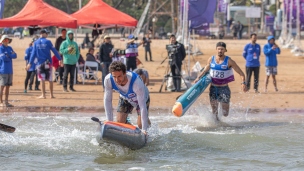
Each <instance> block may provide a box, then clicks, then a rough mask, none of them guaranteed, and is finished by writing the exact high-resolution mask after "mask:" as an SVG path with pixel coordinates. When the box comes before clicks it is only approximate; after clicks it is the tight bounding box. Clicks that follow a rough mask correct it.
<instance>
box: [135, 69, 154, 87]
mask: <svg viewBox="0 0 304 171" xmlns="http://www.w3.org/2000/svg"><path fill="white" fill-rule="evenodd" d="M133 72H135V73H136V74H137V75H139V76H140V78H141V79H142V80H143V82H144V84H145V85H146V86H148V85H149V81H150V80H149V73H148V71H147V70H145V69H143V68H140V69H139V68H137V69H135V70H134V71H133Z"/></svg>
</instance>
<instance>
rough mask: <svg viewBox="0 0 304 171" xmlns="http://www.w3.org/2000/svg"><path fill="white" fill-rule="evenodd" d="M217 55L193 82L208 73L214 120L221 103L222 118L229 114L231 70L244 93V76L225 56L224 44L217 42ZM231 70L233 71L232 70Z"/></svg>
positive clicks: (210, 59) (232, 61) (234, 63)
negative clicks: (239, 80) (238, 80)
mask: <svg viewBox="0 0 304 171" xmlns="http://www.w3.org/2000/svg"><path fill="white" fill-rule="evenodd" d="M216 50H217V55H215V56H212V57H210V58H209V59H208V61H207V65H206V66H205V67H204V70H203V71H202V72H201V73H200V74H199V75H198V77H197V78H196V79H195V80H194V82H195V83H196V82H197V81H198V80H199V79H201V77H202V76H204V75H205V73H207V72H209V73H210V76H211V85H210V92H209V99H210V104H211V108H212V113H213V114H214V115H215V117H216V120H218V121H219V118H218V106H219V104H220V103H221V105H222V112H223V115H224V116H228V114H229V104H230V97H231V92H230V88H229V86H228V83H230V82H232V81H234V74H233V70H234V71H236V72H237V73H238V74H239V75H240V77H241V81H242V82H241V83H240V85H241V87H242V90H243V92H246V90H247V87H246V82H245V75H244V73H243V71H242V70H241V69H240V67H239V66H238V65H237V64H236V62H235V61H234V60H232V59H231V58H230V57H229V56H226V55H225V52H227V49H226V44H225V43H224V42H218V43H217V44H216ZM232 69H233V70H232Z"/></svg>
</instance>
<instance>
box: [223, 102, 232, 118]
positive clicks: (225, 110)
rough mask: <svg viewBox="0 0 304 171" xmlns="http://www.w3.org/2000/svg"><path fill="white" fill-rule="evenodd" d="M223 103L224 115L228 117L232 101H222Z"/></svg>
mask: <svg viewBox="0 0 304 171" xmlns="http://www.w3.org/2000/svg"><path fill="white" fill-rule="evenodd" d="M221 104H222V110H223V115H224V116H226V117H227V116H228V115H229V106H230V103H221Z"/></svg>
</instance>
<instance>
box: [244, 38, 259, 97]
mask: <svg viewBox="0 0 304 171" xmlns="http://www.w3.org/2000/svg"><path fill="white" fill-rule="evenodd" d="M250 40H251V42H250V43H248V44H247V45H246V46H245V48H244V52H243V57H244V58H245V60H246V86H247V91H249V89H250V80H251V75H252V73H253V75H254V77H253V78H254V90H255V92H256V93H259V91H258V86H259V74H260V55H261V47H260V45H259V44H257V43H256V41H257V35H256V34H255V33H252V34H251V35H250Z"/></svg>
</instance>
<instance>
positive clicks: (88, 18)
mask: <svg viewBox="0 0 304 171" xmlns="http://www.w3.org/2000/svg"><path fill="white" fill-rule="evenodd" d="M71 16H72V17H74V18H76V19H77V23H78V25H89V24H100V25H118V26H129V27H135V26H136V25H137V20H136V19H134V18H133V17H131V16H129V15H127V14H125V13H123V12H121V11H119V10H117V9H115V8H113V7H111V6H110V5H108V4H106V3H105V2H103V1H102V0H91V1H90V2H89V3H88V4H87V5H85V6H84V7H83V8H81V9H80V10H79V11H77V12H75V13H73V14H72V15H71Z"/></svg>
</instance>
